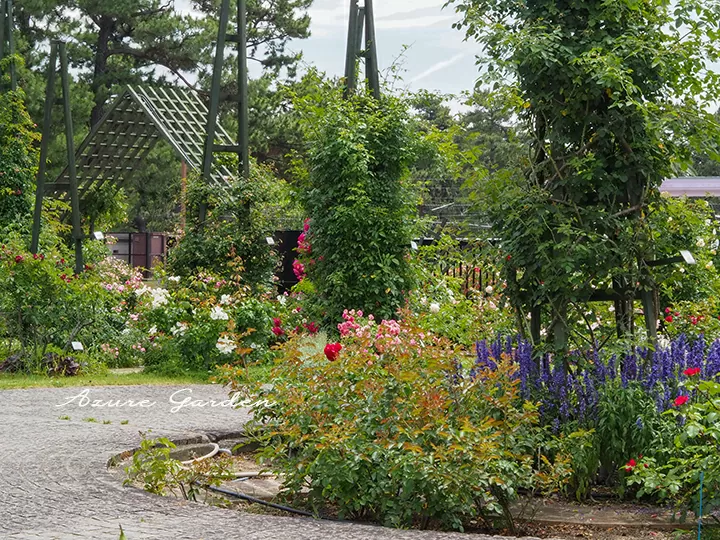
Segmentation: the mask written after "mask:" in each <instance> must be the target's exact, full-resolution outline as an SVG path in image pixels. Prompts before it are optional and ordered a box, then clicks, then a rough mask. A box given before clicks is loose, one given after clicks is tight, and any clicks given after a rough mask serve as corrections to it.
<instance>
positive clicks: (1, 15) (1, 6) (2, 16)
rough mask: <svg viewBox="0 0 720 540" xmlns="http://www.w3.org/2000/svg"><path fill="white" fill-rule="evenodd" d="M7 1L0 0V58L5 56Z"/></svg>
mask: <svg viewBox="0 0 720 540" xmlns="http://www.w3.org/2000/svg"><path fill="white" fill-rule="evenodd" d="M6 21H7V2H6V0H0V60H2V59H3V58H5V27H6V26H7V22H6Z"/></svg>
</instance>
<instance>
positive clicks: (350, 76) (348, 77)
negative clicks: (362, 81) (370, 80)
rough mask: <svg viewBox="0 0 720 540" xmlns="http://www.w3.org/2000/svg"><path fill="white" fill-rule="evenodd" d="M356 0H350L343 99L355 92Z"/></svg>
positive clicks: (356, 52) (357, 10) (357, 13)
mask: <svg viewBox="0 0 720 540" xmlns="http://www.w3.org/2000/svg"><path fill="white" fill-rule="evenodd" d="M358 15H359V8H358V0H350V23H349V26H348V40H347V51H346V54H345V97H346V98H347V97H348V96H349V95H350V94H352V93H353V92H354V91H355V73H356V62H357V55H358V49H357V38H358V37H359V36H357V31H358V19H359V16H358Z"/></svg>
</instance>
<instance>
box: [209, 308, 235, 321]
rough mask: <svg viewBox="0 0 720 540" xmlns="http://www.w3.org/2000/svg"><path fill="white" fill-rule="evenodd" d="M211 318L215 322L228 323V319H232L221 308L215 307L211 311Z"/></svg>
mask: <svg viewBox="0 0 720 540" xmlns="http://www.w3.org/2000/svg"><path fill="white" fill-rule="evenodd" d="M210 318H211V319H212V320H213V321H227V320H228V319H230V316H229V315H228V314H227V313H226V312H225V310H224V309H223V308H221V307H220V306H215V307H214V308H212V310H211V311H210Z"/></svg>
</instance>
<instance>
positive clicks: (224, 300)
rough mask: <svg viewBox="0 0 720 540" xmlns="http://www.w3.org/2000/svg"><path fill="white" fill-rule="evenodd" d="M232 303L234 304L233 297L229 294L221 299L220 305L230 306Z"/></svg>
mask: <svg viewBox="0 0 720 540" xmlns="http://www.w3.org/2000/svg"><path fill="white" fill-rule="evenodd" d="M231 303H232V296H230V295H229V294H223V295H222V296H221V297H220V305H221V306H227V305H228V304H231Z"/></svg>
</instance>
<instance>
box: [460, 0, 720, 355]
mask: <svg viewBox="0 0 720 540" xmlns="http://www.w3.org/2000/svg"><path fill="white" fill-rule="evenodd" d="M448 3H449V4H453V5H455V6H456V10H457V12H458V13H459V15H460V16H461V20H460V22H459V23H457V25H456V26H457V27H458V28H463V29H464V30H465V31H466V36H467V38H468V39H473V40H476V41H478V42H479V43H480V44H481V45H482V46H483V47H484V55H483V57H482V58H481V60H480V62H481V64H482V66H483V76H484V81H485V83H486V84H488V85H492V86H491V88H492V89H493V91H494V92H495V93H496V94H498V95H503V96H505V97H506V98H507V100H508V102H509V103H511V104H512V105H513V106H514V110H515V114H516V115H517V117H518V118H519V120H520V121H521V122H522V124H523V126H524V128H525V130H526V132H527V133H528V135H529V136H530V137H531V141H532V142H531V148H530V150H531V154H530V159H529V162H528V163H527V166H526V167H525V168H524V174H523V175H517V176H514V177H506V178H504V179H502V180H501V181H499V182H496V183H494V184H493V183H491V184H490V185H489V186H487V188H486V189H485V190H484V198H485V199H486V200H488V201H489V202H490V204H489V211H490V214H491V216H492V219H493V222H494V225H495V226H496V231H497V233H498V235H499V236H500V237H501V238H502V242H503V244H502V245H503V248H504V250H505V252H506V264H505V265H504V270H503V271H504V275H505V278H506V279H507V282H508V292H509V294H510V295H511V298H512V299H513V301H514V303H515V305H516V307H517V309H518V314H519V315H521V316H520V317H519V320H521V321H524V320H525V317H524V314H525V313H527V312H529V311H530V310H532V309H533V308H535V307H537V306H544V307H545V308H546V312H547V314H548V315H549V317H550V321H551V322H550V328H549V335H550V337H551V338H554V344H555V346H556V347H557V348H559V349H564V348H565V347H566V346H567V342H568V332H569V330H571V326H572V325H571V324H570V323H569V320H568V312H569V309H570V308H571V307H572V306H573V305H577V304H579V303H582V302H584V301H586V300H588V299H589V298H590V296H591V294H592V291H593V287H597V288H608V287H610V286H611V285H612V283H613V280H614V281H615V282H616V283H621V284H626V285H627V288H628V289H629V295H634V293H635V292H636V290H637V289H639V288H648V287H650V286H652V279H651V277H650V275H651V271H650V269H649V268H647V266H646V265H645V262H644V261H647V260H651V259H653V258H654V255H655V253H654V246H653V242H652V240H651V239H652V232H651V231H650V230H649V224H648V220H647V215H648V211H649V208H650V205H651V204H652V203H653V202H655V201H657V199H658V197H659V192H658V187H659V185H660V184H661V182H662V181H663V179H664V178H666V177H668V176H671V175H676V174H678V173H679V172H681V171H682V170H683V169H685V168H686V167H688V166H689V165H690V162H691V154H692V148H693V147H694V148H701V147H702V148H704V151H705V152H707V153H708V154H709V155H717V153H718V146H719V140H720V139H719V137H718V124H717V122H716V121H715V119H714V118H713V116H712V115H711V114H709V113H708V112H707V110H708V109H707V107H708V104H709V103H710V102H712V101H713V100H714V99H715V97H716V96H715V89H716V88H717V86H718V76H717V74H716V73H714V72H713V71H712V69H711V66H710V64H711V62H713V61H716V60H717V59H718V52H719V51H718V44H720V41H718V36H719V35H720V21H719V20H718V14H720V9H719V7H720V5H719V3H718V2H717V1H716V0H679V1H677V2H672V3H671V2H666V1H665V0H647V1H638V0H617V1H613V2H606V1H602V0H580V1H572V2H570V1H567V0H532V1H528V2H516V1H514V0H451V1H450V2H448Z"/></svg>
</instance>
